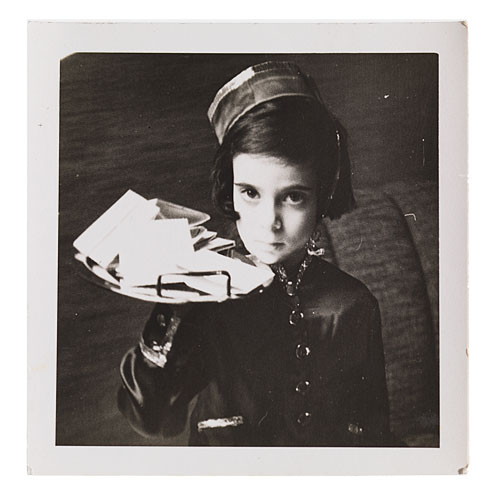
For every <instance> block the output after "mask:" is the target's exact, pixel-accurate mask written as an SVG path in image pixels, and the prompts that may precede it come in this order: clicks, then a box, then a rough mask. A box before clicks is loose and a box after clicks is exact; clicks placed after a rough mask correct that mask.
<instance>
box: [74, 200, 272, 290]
mask: <svg viewBox="0 0 493 496" xmlns="http://www.w3.org/2000/svg"><path fill="white" fill-rule="evenodd" d="M166 215H169V216H171V217H175V218H166ZM208 219H209V216H208V215H207V214H203V213H202V212H198V211H195V210H191V209H187V208H185V207H181V206H179V205H174V204H171V203H168V202H163V201H161V200H146V199H145V198H143V197H142V196H140V195H138V194H137V193H135V192H133V191H131V190H129V191H127V192H126V193H125V194H124V195H123V196H122V197H121V198H120V199H119V200H118V201H117V202H116V203H115V204H114V205H112V206H111V207H110V208H109V209H108V210H107V211H106V212H105V213H104V214H103V215H101V217H99V218H98V219H97V220H96V221H95V222H94V223H93V224H92V225H90V226H89V227H88V228H87V229H86V230H85V231H84V232H83V233H82V234H81V235H80V236H79V237H78V238H77V239H76V240H75V241H74V243H73V245H74V247H75V248H76V250H77V251H78V252H79V253H78V255H77V257H78V258H79V259H80V257H81V255H82V256H84V257H87V259H89V260H91V261H92V263H93V265H92V267H93V272H94V273H95V274H97V275H98V276H99V277H103V278H104V279H106V280H108V277H110V278H111V279H112V280H113V282H117V283H118V284H119V285H120V286H121V287H144V286H155V285H156V284H157V281H158V278H159V277H161V282H162V284H163V287H166V285H174V287H175V288H176V285H177V284H181V285H183V286H184V287H186V288H188V289H193V290H197V291H200V292H201V293H206V294H210V295H222V294H224V292H225V284H226V280H227V278H225V277H219V276H217V275H211V276H208V275H204V276H202V275H199V276H198V275H197V273H203V272H218V273H227V274H229V276H230V285H231V294H232V295H242V294H248V293H250V292H251V291H253V290H254V289H256V288H258V287H261V286H266V285H268V284H269V283H270V282H271V281H272V278H273V273H272V271H270V269H268V268H258V267H255V266H252V265H249V264H246V263H244V262H241V261H239V260H237V259H232V258H229V257H227V256H224V255H221V254H220V253H217V251H219V250H227V249H231V248H232V247H233V246H234V242H233V241H231V240H226V239H222V238H218V237H217V236H216V233H214V232H211V231H208V230H207V229H206V228H204V227H203V226H197V224H200V223H202V222H205V221H207V220H208ZM191 224H192V225H191ZM94 264H96V266H94ZM106 275H108V277H106Z"/></svg>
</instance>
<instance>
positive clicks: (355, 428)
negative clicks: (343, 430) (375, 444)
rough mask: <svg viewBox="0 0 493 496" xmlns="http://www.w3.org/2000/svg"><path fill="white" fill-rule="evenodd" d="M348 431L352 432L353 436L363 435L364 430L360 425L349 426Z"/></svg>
mask: <svg viewBox="0 0 493 496" xmlns="http://www.w3.org/2000/svg"><path fill="white" fill-rule="evenodd" d="M347 428H348V431H349V432H351V434H362V433H363V428H362V427H360V426H359V425H358V424H349V425H348V426H347Z"/></svg>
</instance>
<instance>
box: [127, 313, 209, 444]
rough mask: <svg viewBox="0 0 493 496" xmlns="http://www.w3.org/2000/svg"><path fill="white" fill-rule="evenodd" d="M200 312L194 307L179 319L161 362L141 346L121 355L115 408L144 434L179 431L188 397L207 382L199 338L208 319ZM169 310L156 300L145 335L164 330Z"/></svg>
mask: <svg viewBox="0 0 493 496" xmlns="http://www.w3.org/2000/svg"><path fill="white" fill-rule="evenodd" d="M200 313H201V312H199V311H197V309H195V311H192V312H190V313H189V314H187V316H186V317H184V318H182V321H181V322H180V325H179V328H178V330H177V332H176V334H175V336H174V339H173V343H172V346H171V349H170V351H169V353H168V355H167V361H166V363H165V364H164V367H158V366H156V365H154V364H153V363H152V362H150V361H149V360H148V359H147V358H145V357H144V356H143V354H142V352H141V350H140V347H139V346H136V347H134V348H132V349H131V350H129V351H128V352H127V353H126V354H125V356H124V357H123V360H122V362H121V365H120V374H121V378H122V382H123V386H122V387H121V388H120V390H119V393H118V407H119V409H120V411H121V412H122V413H123V415H125V417H126V418H127V419H128V421H129V422H130V424H131V425H132V427H133V428H134V429H135V430H136V431H137V432H139V433H140V434H141V435H143V436H147V437H151V436H153V437H154V436H157V437H161V436H162V437H167V436H175V435H177V434H179V433H180V432H182V431H183V430H184V428H185V425H186V422H187V418H188V405H189V403H190V401H191V400H192V399H193V398H194V396H195V395H196V394H197V393H198V392H200V390H201V389H203V388H204V387H205V385H206V384H207V382H208V372H207V368H206V366H205V363H206V362H205V357H206V356H207V351H206V350H205V345H204V339H203V331H204V329H203V325H204V322H205V321H206V319H204V316H203V315H200ZM172 314H173V308H172V307H171V306H167V305H162V304H157V305H156V306H155V307H154V310H153V312H152V314H151V316H150V318H149V320H148V322H147V324H146V327H145V329H144V334H145V335H147V336H149V335H151V336H157V335H159V334H160V333H161V334H162V332H163V331H162V325H163V322H165V321H166V320H168V321H169V319H170V317H171V316H172ZM199 323H200V325H199Z"/></svg>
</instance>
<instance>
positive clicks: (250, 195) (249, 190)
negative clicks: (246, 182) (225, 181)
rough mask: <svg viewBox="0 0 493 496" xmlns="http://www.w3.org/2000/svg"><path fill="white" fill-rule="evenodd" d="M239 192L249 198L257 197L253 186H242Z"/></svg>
mask: <svg viewBox="0 0 493 496" xmlns="http://www.w3.org/2000/svg"><path fill="white" fill-rule="evenodd" d="M241 194H242V195H243V196H246V197H247V198H248V199H250V200H255V199H256V198H258V193H257V191H256V190H254V189H253V188H244V189H242V190H241Z"/></svg>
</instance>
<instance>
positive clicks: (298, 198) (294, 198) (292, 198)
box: [285, 191, 306, 205]
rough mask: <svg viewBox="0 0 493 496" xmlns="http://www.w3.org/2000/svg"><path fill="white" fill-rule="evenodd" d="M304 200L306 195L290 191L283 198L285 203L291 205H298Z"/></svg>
mask: <svg viewBox="0 0 493 496" xmlns="http://www.w3.org/2000/svg"><path fill="white" fill-rule="evenodd" d="M305 199H306V195H305V194H304V193H300V192H299V191H291V192H290V193H288V194H287V195H286V196H285V201H286V202H287V203H290V204H292V205H299V204H300V203H303V202H304V201H305Z"/></svg>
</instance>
